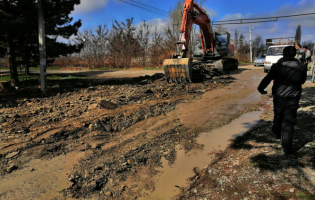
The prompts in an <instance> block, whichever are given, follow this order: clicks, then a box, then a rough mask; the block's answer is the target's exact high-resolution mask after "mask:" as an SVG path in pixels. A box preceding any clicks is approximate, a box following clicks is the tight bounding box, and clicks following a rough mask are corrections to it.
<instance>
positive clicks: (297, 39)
mask: <svg viewBox="0 0 315 200" xmlns="http://www.w3.org/2000/svg"><path fill="white" fill-rule="evenodd" d="M301 35H302V30H301V25H300V24H299V25H298V26H297V28H296V32H295V42H296V43H297V44H300V43H301Z"/></svg>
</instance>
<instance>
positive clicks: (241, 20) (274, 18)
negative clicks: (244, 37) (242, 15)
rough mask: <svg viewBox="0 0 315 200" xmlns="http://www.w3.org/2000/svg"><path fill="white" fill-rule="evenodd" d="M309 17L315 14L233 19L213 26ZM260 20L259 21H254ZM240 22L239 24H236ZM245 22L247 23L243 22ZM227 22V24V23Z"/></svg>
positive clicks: (218, 22)
mask: <svg viewBox="0 0 315 200" xmlns="http://www.w3.org/2000/svg"><path fill="white" fill-rule="evenodd" d="M307 15H315V13H302V14H296V15H283V16H276V17H260V18H250V19H231V20H224V21H216V22H215V23H216V24H213V25H225V24H250V23H261V22H272V21H278V19H280V18H288V17H300V16H307ZM253 20H258V21H253ZM236 21H239V23H236ZM243 21H245V22H243ZM251 21H253V22H251ZM225 22H227V23H225Z"/></svg>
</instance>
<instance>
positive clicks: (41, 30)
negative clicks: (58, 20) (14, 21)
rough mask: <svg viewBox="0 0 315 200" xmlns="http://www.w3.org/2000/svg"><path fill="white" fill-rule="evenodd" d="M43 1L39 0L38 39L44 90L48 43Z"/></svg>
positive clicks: (42, 87)
mask: <svg viewBox="0 0 315 200" xmlns="http://www.w3.org/2000/svg"><path fill="white" fill-rule="evenodd" d="M43 1H45V0H38V3H39V6H38V41H39V63H40V86H41V90H42V92H45V91H46V88H47V78H46V44H45V19H44V7H43Z"/></svg>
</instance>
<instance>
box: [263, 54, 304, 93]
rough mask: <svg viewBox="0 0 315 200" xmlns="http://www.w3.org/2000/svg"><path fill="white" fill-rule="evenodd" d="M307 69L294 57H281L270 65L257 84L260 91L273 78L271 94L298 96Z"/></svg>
mask: <svg viewBox="0 0 315 200" xmlns="http://www.w3.org/2000/svg"><path fill="white" fill-rule="evenodd" d="M306 77H307V69H306V67H305V65H303V64H302V63H301V62H300V61H299V60H297V59H295V58H282V59H280V60H279V61H278V62H277V63H275V64H273V65H272V66H271V69H270V71H269V73H268V74H267V75H266V76H265V78H263V80H262V81H261V82H260V84H259V86H258V91H259V92H262V91H264V89H265V88H266V87H267V86H268V85H269V83H270V82H271V81H272V80H274V84H273V87H272V95H273V96H276V97H283V98H300V97H301V92H302V84H304V83H305V80H306Z"/></svg>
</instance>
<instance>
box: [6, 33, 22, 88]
mask: <svg viewBox="0 0 315 200" xmlns="http://www.w3.org/2000/svg"><path fill="white" fill-rule="evenodd" d="M9 34H10V33H9ZM9 34H8V40H9V42H8V43H9V44H8V48H9V49H8V57H9V65H10V74H11V86H13V87H16V86H18V85H19V74H18V71H17V66H16V54H15V46H14V43H13V41H12V39H11V38H10V37H9Z"/></svg>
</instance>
